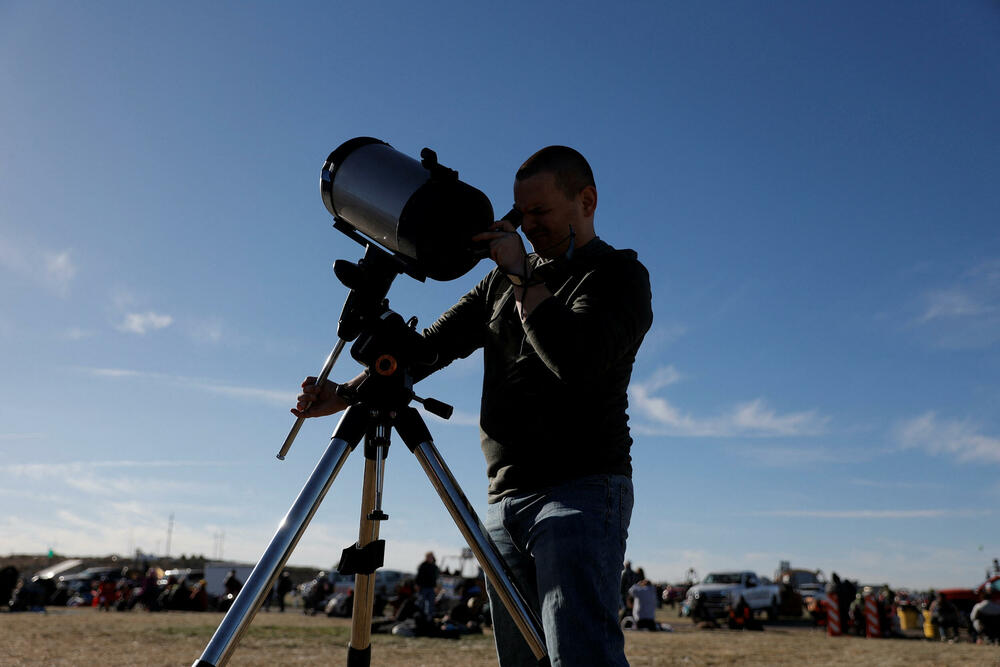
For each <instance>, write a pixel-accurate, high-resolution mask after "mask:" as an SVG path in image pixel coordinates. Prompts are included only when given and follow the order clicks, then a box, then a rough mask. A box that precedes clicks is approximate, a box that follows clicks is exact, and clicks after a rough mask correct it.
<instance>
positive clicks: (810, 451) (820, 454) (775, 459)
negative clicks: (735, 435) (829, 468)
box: [726, 444, 857, 468]
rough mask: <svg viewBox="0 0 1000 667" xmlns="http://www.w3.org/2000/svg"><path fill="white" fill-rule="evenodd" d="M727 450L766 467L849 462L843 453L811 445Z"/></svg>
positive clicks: (763, 446)
mask: <svg viewBox="0 0 1000 667" xmlns="http://www.w3.org/2000/svg"><path fill="white" fill-rule="evenodd" d="M726 451H727V452H729V453H731V454H735V455H737V456H742V457H744V458H746V459H749V460H750V461H751V462H752V463H754V464H756V465H758V466H762V467H766V468H798V467H802V466H815V465H819V464H821V463H823V464H825V463H835V462H837V461H843V462H845V463H847V462H848V461H847V460H845V458H844V456H843V453H840V454H837V453H834V452H832V451H830V450H829V449H824V448H817V447H809V446H795V447H779V446H767V445H752V444H742V445H733V446H730V447H727V448H726ZM850 462H851V463H856V462H857V459H856V458H853V457H852V458H851V459H850Z"/></svg>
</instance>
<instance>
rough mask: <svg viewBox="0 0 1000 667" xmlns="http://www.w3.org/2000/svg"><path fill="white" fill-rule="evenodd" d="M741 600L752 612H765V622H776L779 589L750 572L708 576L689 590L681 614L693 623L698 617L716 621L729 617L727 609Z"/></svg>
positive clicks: (779, 596)
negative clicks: (716, 619) (687, 616)
mask: <svg viewBox="0 0 1000 667" xmlns="http://www.w3.org/2000/svg"><path fill="white" fill-rule="evenodd" d="M741 599H742V600H744V601H745V602H746V603H747V605H748V606H749V607H750V609H751V610H753V611H754V612H761V611H765V612H767V615H768V620H771V621H774V620H776V619H777V618H778V610H779V606H780V604H781V588H780V587H779V586H778V585H777V584H772V583H769V580H761V578H760V577H758V576H757V573H755V572H751V571H749V570H742V571H730V572H712V573H711V574H708V575H707V576H706V577H705V578H704V579H702V580H701V583H699V584H695V585H694V586H692V587H691V588H690V589H688V592H687V598H686V599H685V601H684V612H685V615H689V616H691V617H692V618H693V619H694V620H700V618H699V617H701V616H710V617H712V618H719V617H722V616H725V615H726V614H728V613H729V608H730V607H731V606H732V607H735V606H736V605H737V604H739V601H740V600H741Z"/></svg>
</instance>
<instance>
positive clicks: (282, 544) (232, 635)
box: [192, 407, 367, 667]
mask: <svg viewBox="0 0 1000 667" xmlns="http://www.w3.org/2000/svg"><path fill="white" fill-rule="evenodd" d="M366 423H367V418H366V415H365V414H364V409H363V408H360V409H355V408H354V407H350V408H348V409H347V411H346V412H345V413H344V416H343V417H341V419H340V422H339V423H338V424H337V428H336V430H335V431H334V433H333V436H332V437H331V438H330V444H329V446H328V447H327V449H326V451H325V452H324V453H323V456H322V457H321V458H320V460H319V462H318V463H317V464H316V467H315V469H313V471H312V474H310V475H309V479H308V480H306V483H305V486H303V487H302V490H301V491H299V495H298V496H297V497H296V498H295V502H294V503H293V504H292V507H291V508H290V509H289V510H288V513H287V514H286V515H285V518H284V519H282V521H281V524H280V525H279V526H278V530H277V532H276V533H275V534H274V537H272V538H271V542H270V544H268V545H267V549H265V550H264V554H263V555H262V556H261V557H260V560H259V561H257V565H256V567H254V569H253V572H251V573H250V576H249V577H247V581H246V583H245V584H244V585H243V588H242V589H240V593H239V595H237V596H236V600H234V601H233V606H232V607H230V609H229V611H228V612H227V613H226V615H225V617H224V618H223V619H222V623H221V624H220V625H219V627H218V629H217V630H216V631H215V634H214V635H212V639H211V641H209V643H208V646H207V647H205V651H204V652H203V653H202V654H201V658H200V659H199V660H198V661H197V662H195V663H194V664H193V666H192V667H218V666H220V665H224V664H226V663H227V662H228V661H229V658H230V657H231V656H232V653H233V651H234V650H235V649H236V645H237V644H238V643H239V641H240V639H241V638H242V636H243V634H244V633H245V632H246V630H247V628H248V627H249V626H250V623H251V621H253V617H254V616H255V615H256V614H257V610H258V609H260V605H261V603H263V601H264V596H265V595H267V593H268V591H270V590H271V586H272V585H273V584H274V580H275V579H277V577H278V574H280V572H281V569H282V568H283V567H285V563H286V562H287V561H288V557H289V556H290V555H291V554H292V550H293V549H294V548H295V545H296V544H298V542H299V538H300V537H302V534H303V533H304V532H305V529H306V526H308V525H309V521H310V520H312V517H313V515H314V514H315V513H316V510H317V509H318V508H319V505H320V503H322V502H323V498H324V497H325V496H326V492H327V491H328V490H329V489H330V486H331V485H332V484H333V480H334V479H336V477H337V474H338V473H339V472H340V469H341V468H342V467H343V465H344V462H345V461H346V460H347V457H348V455H349V454H350V453H351V452H352V451H354V448H355V447H357V445H358V442H359V441H360V440H361V437H362V435H364V432H365V425H366Z"/></svg>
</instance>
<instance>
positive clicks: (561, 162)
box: [514, 146, 597, 199]
mask: <svg viewBox="0 0 1000 667" xmlns="http://www.w3.org/2000/svg"><path fill="white" fill-rule="evenodd" d="M543 173H549V174H553V175H554V176H555V178H556V187H558V188H559V189H560V190H562V191H563V193H564V194H565V195H566V197H568V198H569V199H572V198H573V197H576V196H577V195H578V194H580V191H581V190H583V189H584V188H585V187H587V186H588V185H593V186H594V187H597V185H596V184H595V183H594V172H593V171H592V170H591V169H590V165H589V164H588V163H587V159H586V158H585V157H583V155H581V154H580V153H579V151H576V150H574V149H572V148H569V147H568V146H547V147H545V148H543V149H542V150H540V151H538V152H537V153H535V154H534V155H532V156H531V157H529V158H528V159H527V160H525V161H524V164H522V165H521V168H520V169H518V170H517V174H515V175H514V178H515V179H517V180H518V181H523V180H525V179H528V178H531V177H532V176H535V175H536V174H543Z"/></svg>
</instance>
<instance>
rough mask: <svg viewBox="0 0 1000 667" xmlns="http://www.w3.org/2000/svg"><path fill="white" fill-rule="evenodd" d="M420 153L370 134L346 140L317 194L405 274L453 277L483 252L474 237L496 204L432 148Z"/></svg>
mask: <svg viewBox="0 0 1000 667" xmlns="http://www.w3.org/2000/svg"><path fill="white" fill-rule="evenodd" d="M420 157H421V159H420V161H417V160H415V159H413V158H411V157H409V156H408V155H404V154H403V153H400V152H399V151H397V150H396V149H394V148H393V147H392V146H390V145H389V144H387V143H386V142H384V141H381V140H379V139H374V138H372V137H355V138H354V139H349V140H348V141H345V142H344V143H342V144H341V145H340V146H338V147H337V148H336V149H335V150H334V151H333V152H332V153H330V156H329V157H328V158H327V159H326V162H325V163H324V165H323V169H322V171H321V173H320V193H321V195H322V197H323V204H324V205H325V206H326V209H327V210H328V211H329V212H330V214H331V215H333V217H334V220H335V224H334V226H335V227H336V228H337V229H339V230H340V231H342V232H344V233H345V234H347V235H348V236H350V237H351V238H353V239H354V240H356V241H358V242H359V243H361V244H362V245H365V244H366V243H367V241H366V240H365V238H364V237H367V238H368V239H370V240H372V241H375V242H376V243H378V244H379V245H381V246H382V247H384V248H386V249H387V250H389V251H390V252H391V253H392V254H393V255H394V256H395V258H396V259H397V260H398V262H399V263H400V265H401V267H402V271H403V272H404V273H406V274H407V275H409V276H411V277H413V278H416V279H417V280H420V281H423V280H425V279H426V278H432V279H434V280H440V281H446V280H453V279H455V278H458V277H459V276H462V275H464V274H465V273H467V272H468V271H469V270H470V269H472V267H474V266H475V265H476V263H477V262H478V261H479V260H480V259H482V257H484V256H485V252H484V249H483V248H481V247H476V246H475V244H473V243H472V241H471V239H472V237H473V236H474V235H476V234H478V233H479V232H483V231H486V230H487V229H488V228H489V226H490V225H491V224H492V223H493V220H494V218H493V206H492V205H491V204H490V200H489V199H488V198H487V197H486V195H485V194H483V193H482V192H480V191H479V190H477V189H476V188H474V187H472V186H471V185H468V184H467V183H463V182H462V181H460V180H459V178H458V172H457V171H455V170H453V169H449V168H448V167H445V166H443V165H441V164H440V163H438V160H437V154H436V153H435V152H434V151H432V150H431V149H429V148H424V149H423V150H422V151H421V153H420ZM361 234H363V235H364V237H362V236H361Z"/></svg>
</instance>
